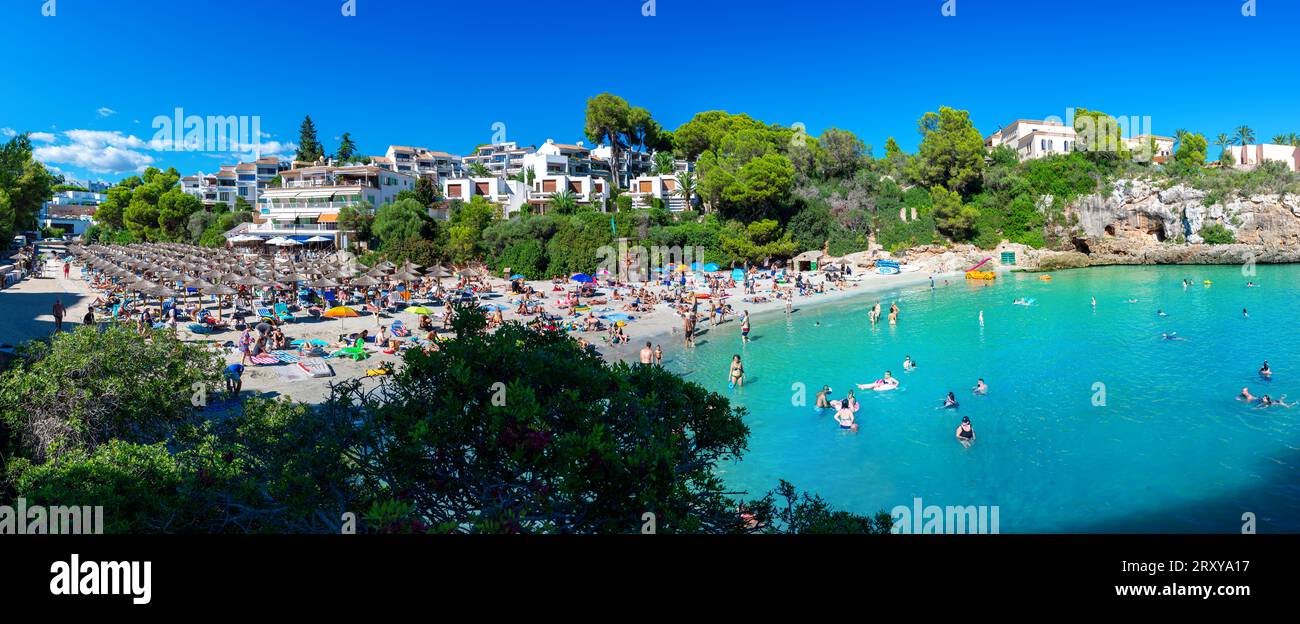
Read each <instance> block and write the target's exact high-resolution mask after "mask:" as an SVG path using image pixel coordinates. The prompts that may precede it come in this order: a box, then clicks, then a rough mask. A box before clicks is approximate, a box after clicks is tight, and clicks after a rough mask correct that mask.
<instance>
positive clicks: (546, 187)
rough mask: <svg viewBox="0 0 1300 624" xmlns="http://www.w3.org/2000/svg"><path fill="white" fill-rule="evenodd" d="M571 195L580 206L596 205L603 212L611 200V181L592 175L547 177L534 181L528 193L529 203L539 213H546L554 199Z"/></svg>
mask: <svg viewBox="0 0 1300 624" xmlns="http://www.w3.org/2000/svg"><path fill="white" fill-rule="evenodd" d="M565 192H567V193H569V194H570V195H572V196H573V199H574V201H576V202H577V203H579V204H594V205H596V207H597V208H599V209H600V210H601V211H602V212H603V211H604V210H605V207H606V202H607V201H608V200H609V181H608V180H605V179H602V178H598V177H596V176H591V175H583V176H571V175H564V174H560V175H547V176H542V177H538V178H534V179H533V185H532V187H531V188H530V189H529V191H528V203H530V204H532V205H533V207H534V209H535V210H536V211H537V212H541V213H544V212H546V207H547V206H548V205H549V204H550V203H551V200H552V198H554V197H555V196H556V195H559V194H561V193H565Z"/></svg>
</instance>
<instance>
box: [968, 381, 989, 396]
mask: <svg viewBox="0 0 1300 624" xmlns="http://www.w3.org/2000/svg"><path fill="white" fill-rule="evenodd" d="M971 390H972V392H974V393H975V394H988V393H989V387H988V384H985V383H984V378H983V377H980V378H979V381H977V382H975V387H974V388H972V389H971Z"/></svg>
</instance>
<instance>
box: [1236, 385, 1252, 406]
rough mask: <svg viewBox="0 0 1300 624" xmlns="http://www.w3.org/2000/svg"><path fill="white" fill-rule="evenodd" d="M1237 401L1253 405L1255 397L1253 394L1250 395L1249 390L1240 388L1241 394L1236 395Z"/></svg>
mask: <svg viewBox="0 0 1300 624" xmlns="http://www.w3.org/2000/svg"><path fill="white" fill-rule="evenodd" d="M1237 400H1238V401H1244V402H1246V403H1254V402H1255V395H1253V394H1251V393H1250V388H1242V389H1241V394H1238V395H1237Z"/></svg>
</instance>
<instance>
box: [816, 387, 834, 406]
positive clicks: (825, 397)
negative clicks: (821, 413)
mask: <svg viewBox="0 0 1300 624" xmlns="http://www.w3.org/2000/svg"><path fill="white" fill-rule="evenodd" d="M830 399H831V387H830V386H822V389H821V390H820V391H819V392H818V393H817V407H830V406H831V400H830Z"/></svg>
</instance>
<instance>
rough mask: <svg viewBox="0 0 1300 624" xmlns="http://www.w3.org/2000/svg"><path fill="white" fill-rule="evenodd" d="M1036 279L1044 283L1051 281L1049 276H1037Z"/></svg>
mask: <svg viewBox="0 0 1300 624" xmlns="http://www.w3.org/2000/svg"><path fill="white" fill-rule="evenodd" d="M1038 279H1040V280H1043V281H1044V282H1050V281H1052V276H1051V275H1039V276H1038Z"/></svg>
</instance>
